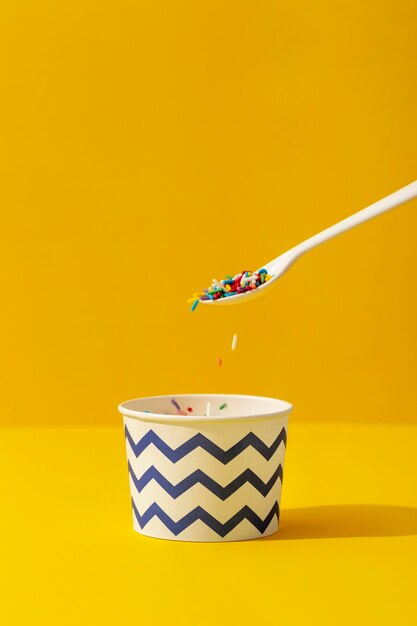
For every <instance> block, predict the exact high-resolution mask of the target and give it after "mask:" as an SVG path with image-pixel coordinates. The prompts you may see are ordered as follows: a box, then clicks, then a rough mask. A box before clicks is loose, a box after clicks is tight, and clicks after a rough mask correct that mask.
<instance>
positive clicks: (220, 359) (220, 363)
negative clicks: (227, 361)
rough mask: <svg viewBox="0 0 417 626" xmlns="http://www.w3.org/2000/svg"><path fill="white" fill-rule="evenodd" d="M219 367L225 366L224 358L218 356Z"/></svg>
mask: <svg viewBox="0 0 417 626" xmlns="http://www.w3.org/2000/svg"><path fill="white" fill-rule="evenodd" d="M217 365H219V366H220V365H223V359H222V357H221V356H218V357H217Z"/></svg>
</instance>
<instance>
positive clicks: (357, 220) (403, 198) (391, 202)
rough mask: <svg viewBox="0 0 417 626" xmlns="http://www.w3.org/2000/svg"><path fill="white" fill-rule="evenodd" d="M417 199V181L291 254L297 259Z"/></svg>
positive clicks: (317, 236)
mask: <svg viewBox="0 0 417 626" xmlns="http://www.w3.org/2000/svg"><path fill="white" fill-rule="evenodd" d="M416 197H417V180H416V181H414V182H413V183H410V184H409V185H406V187H402V188H401V189H398V191H394V193H391V194H390V195H389V196H386V198H383V199H382V200H378V202H375V203H374V204H371V205H370V206H368V207H367V208H366V209H362V210H361V211H358V212H357V213H354V214H353V215H351V216H350V217H347V218H346V219H344V220H342V221H340V222H337V224H334V225H333V226H330V227H329V228H326V229H325V230H323V231H322V232H321V233H318V234H317V235H314V236H313V237H310V238H309V239H306V241H303V242H302V243H300V244H299V245H298V246H295V248H292V250H291V252H292V253H293V254H294V253H295V257H297V256H299V255H300V254H303V253H304V252H307V251H308V250H311V249H312V248H315V247H316V246H318V245H319V244H321V243H323V242H324V241H327V240H328V239H332V237H336V235H340V234H341V233H344V232H345V231H346V230H350V229H351V228H354V227H355V226H358V225H359V224H362V223H363V222H366V221H367V220H370V219H372V218H373V217H376V216H377V215H380V214H381V213H385V211H389V210H390V209H393V208H395V207H396V206H399V205H400V204H404V203H405V202H408V201H409V200H412V199H413V198H416Z"/></svg>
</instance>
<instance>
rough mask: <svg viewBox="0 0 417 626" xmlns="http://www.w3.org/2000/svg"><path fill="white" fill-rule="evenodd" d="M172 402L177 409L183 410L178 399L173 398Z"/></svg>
mask: <svg viewBox="0 0 417 626" xmlns="http://www.w3.org/2000/svg"><path fill="white" fill-rule="evenodd" d="M171 402H172V404H173V405H174V406H175V408H176V409H177V411H181V407H180V405H179V404H178V402H177V401H176V400H174V398H172V400H171Z"/></svg>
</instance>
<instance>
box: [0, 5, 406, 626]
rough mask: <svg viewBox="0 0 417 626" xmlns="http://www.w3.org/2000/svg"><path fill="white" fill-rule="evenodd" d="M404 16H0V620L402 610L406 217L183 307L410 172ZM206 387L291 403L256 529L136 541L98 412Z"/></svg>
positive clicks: (57, 11) (332, 10)
mask: <svg viewBox="0 0 417 626" xmlns="http://www.w3.org/2000/svg"><path fill="white" fill-rule="evenodd" d="M416 23H417V4H416V2H415V1H414V0H396V1H395V2H394V1H393V0H389V1H388V2H381V1H377V0H373V1H371V0H346V1H338V0H331V1H330V0H328V1H326V0H317V1H316V2H311V1H309V0H302V1H299V2H297V1H288V2H282V1H278V0H275V1H270V0H253V1H249V0H248V1H242V2H240V1H239V2H227V0H222V1H220V0H207V1H203V2H200V1H199V0H188V1H184V0H174V1H172V2H171V1H168V0H164V1H158V0H117V1H115V0H114V1H113V2H109V1H108V0H100V1H99V0H71V1H69V0H56V1H53V0H4V1H3V2H1V4H0V59H1V61H0V63H1V81H0V84H1V89H2V95H1V98H0V113H1V115H0V120H1V121H0V124H1V129H0V130H1V149H0V155H1V162H0V172H1V174H0V175H1V179H2V180H1V185H0V201H1V228H0V261H1V274H0V275H1V293H2V306H1V310H0V320H1V324H0V328H1V336H0V341H1V360H0V421H1V423H2V424H3V425H5V426H8V427H5V428H2V432H1V437H0V493H1V494H2V495H1V498H2V499H1V505H2V513H1V515H0V537H1V539H2V550H1V562H2V566H1V570H2V580H1V582H0V622H1V623H2V624H5V625H7V626H14V625H15V624H16V625H18V626H21V625H23V624H24V625H25V626H34V625H38V624H39V625H41V626H45V625H47V624H53V625H54V626H66V625H67V624H68V626H84V625H85V626H93V625H95V624H100V626H103V625H107V624H109V625H111V626H113V625H115V624H142V625H143V626H148V625H153V624H156V623H162V624H179V625H181V626H182V625H184V626H188V625H190V626H200V624H201V625H205V624H207V626H209V625H210V626H213V624H215V625H217V624H218V625H220V626H223V624H227V625H233V626H234V625H235V624H236V625H240V624H245V625H246V624H248V625H249V624H258V623H259V624H265V623H268V624H270V623H271V624H280V625H281V624H282V625H283V626H292V625H293V624H294V625H297V626H298V625H299V624H301V625H305V624H318V625H320V626H326V625H327V624H328V625H329V626H334V624H345V623H346V624H349V625H351V624H352V623H355V624H366V625H367V626H368V625H370V624H375V625H376V626H381V624H394V623H400V624H401V626H408V625H409V624H410V626H411V625H414V624H415V623H416V610H415V602H414V599H415V580H416V562H417V559H416V545H417V543H416V536H417V515H416V511H417V500H416V490H415V484H416V467H415V461H414V459H415V450H416V445H417V426H416V424H415V423H416V421H417V420H416V416H417V411H416V409H417V396H416V394H415V391H414V388H415V375H416V369H417V368H416V354H417V350H416V348H417V346H416V339H417V333H416V324H415V318H416V290H415V284H416V270H417V246H416V227H417V203H416V202H414V203H410V204H408V205H406V206H403V207H401V208H398V209H397V210H395V211H393V212H391V213H388V214H386V215H384V216H382V217H380V218H378V219H376V220H375V221H373V222H370V223H367V224H365V225H363V226H361V227H360V228H358V229H356V230H354V231H352V232H349V233H347V234H345V235H342V236H341V237H340V238H338V239H335V240H332V241H331V242H329V243H327V244H325V245H324V246H322V247H320V248H318V249H316V250H314V251H312V252H310V253H309V254H308V255H306V256H305V257H304V258H302V259H300V261H298V262H297V263H296V264H295V266H294V267H293V268H292V269H291V271H290V272H289V273H288V274H287V275H286V276H285V277H283V279H282V280H281V281H280V282H279V284H278V285H277V286H276V287H275V288H274V289H273V290H272V293H270V295H269V296H267V297H265V298H261V299H259V300H256V301H255V302H254V303H252V304H250V305H249V304H248V305H245V306H241V307H230V308H224V309H223V308H220V309H212V308H203V307H200V308H199V309H197V311H196V312H195V313H190V310H189V307H187V305H186V302H185V301H186V299H187V297H188V296H189V295H190V293H192V292H194V291H195V290H199V289H200V288H203V287H205V286H206V285H207V284H208V283H209V282H210V281H211V279H212V278H213V277H217V278H220V277H222V276H223V275H225V274H227V273H234V272H237V271H239V270H241V269H244V268H245V269H246V268H249V269H250V268H255V267H256V266H259V265H260V264H262V263H264V262H266V261H268V260H270V259H272V258H274V257H275V256H277V255H278V254H279V253H281V252H284V251H285V250H287V249H288V248H290V247H292V246H294V245H296V244H298V243H299V242H301V241H302V240H303V239H305V238H307V237H309V236H310V235H313V234H315V233H316V232H318V231H320V230H322V229H323V228H325V227H327V226H329V225H331V224H333V223H335V222H336V221H338V220H340V219H342V218H344V217H346V216H348V215H350V214H351V213H353V212H355V211H357V210H359V209H361V208H363V207H365V206H367V205H368V204H370V203H372V202H374V201H376V200H378V199H380V198H381V197H383V196H384V195H386V194H388V193H391V192H393V191H394V190H395V189H397V188H399V187H402V186H403V185H406V184H408V183H409V182H411V181H412V180H414V179H416V178H417V115H416V111H417V82H416V80H415V73H416V65H417V47H416ZM235 332H236V333H238V336H239V343H238V348H237V350H236V352H235V353H232V352H231V350H230V343H231V338H232V335H233V333H235ZM219 354H220V355H221V356H222V357H223V360H224V365H223V367H222V368H219V367H218V366H217V364H216V361H217V357H218V355H219ZM199 391H200V392H206V393H208V392H223V391H224V392H228V393H231V392H244V393H254V394H262V395H272V396H277V397H281V398H283V399H285V400H289V401H291V402H293V403H294V405H295V411H294V414H293V417H292V418H291V421H290V432H289V447H288V453H287V460H286V469H285V484H284V491H283V503H282V518H281V519H282V527H281V530H280V532H279V533H278V534H277V535H275V536H274V537H272V538H271V539H266V540H260V541H255V542H245V543H238V544H224V545H219V544H217V545H215V544H213V545H200V544H197V545H195V544H182V543H177V542H162V541H159V542H158V541H156V540H151V539H147V538H143V537H140V536H139V535H137V534H135V533H133V531H132V526H131V511H130V503H129V494H128V480H127V473H126V461H125V453H124V441H123V434H122V428H121V418H120V416H119V415H118V413H117V411H116V406H117V404H118V403H119V402H120V401H122V400H126V399H128V398H132V397H137V396H141V395H148V394H156V393H162V394H164V393H169V394H170V393H172V394H175V393H180V392H199ZM367 422H368V423H367ZM40 425H42V426H44V427H43V428H39V427H38V426H40ZM99 425H103V426H109V427H106V428H98V427H97V426H99ZM111 426H113V427H111Z"/></svg>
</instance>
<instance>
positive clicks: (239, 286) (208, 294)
mask: <svg viewBox="0 0 417 626" xmlns="http://www.w3.org/2000/svg"><path fill="white" fill-rule="evenodd" d="M270 278H272V276H270V275H269V274H268V272H267V270H266V269H265V268H262V269H260V270H258V271H257V272H248V271H247V270H245V271H243V272H240V273H239V274H235V276H233V277H232V276H229V275H228V276H226V277H225V278H224V279H223V280H220V281H219V280H217V279H216V278H213V280H212V283H211V285H210V287H209V288H208V289H204V291H203V292H202V293H196V294H194V296H193V298H190V299H189V300H188V302H192V303H193V305H192V307H191V310H192V311H194V310H195V308H196V306H197V303H198V302H199V300H218V299H219V298H230V297H231V296H235V295H237V294H238V293H245V292H247V291H253V290H254V289H257V288H258V287H260V286H261V285H263V284H264V283H266V282H267V281H268V280H270ZM196 299H197V300H196Z"/></svg>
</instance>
